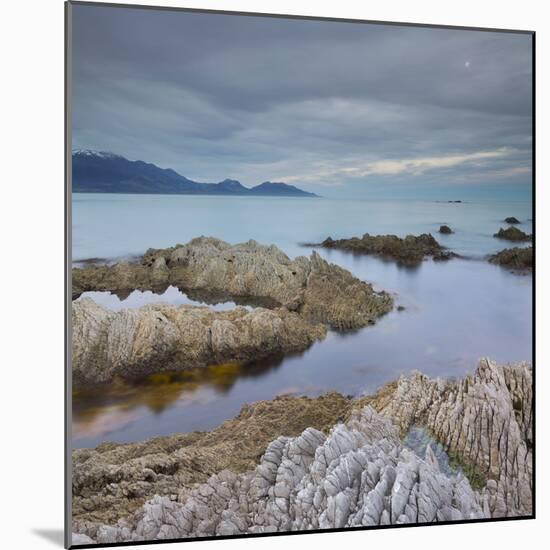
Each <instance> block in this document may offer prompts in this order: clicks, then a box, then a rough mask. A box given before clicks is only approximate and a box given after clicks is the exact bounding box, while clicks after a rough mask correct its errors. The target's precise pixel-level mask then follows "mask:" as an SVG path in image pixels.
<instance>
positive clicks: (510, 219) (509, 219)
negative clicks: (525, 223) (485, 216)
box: [504, 216, 521, 223]
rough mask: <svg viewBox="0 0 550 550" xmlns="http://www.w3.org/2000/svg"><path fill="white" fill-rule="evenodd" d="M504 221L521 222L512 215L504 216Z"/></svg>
mask: <svg viewBox="0 0 550 550" xmlns="http://www.w3.org/2000/svg"><path fill="white" fill-rule="evenodd" d="M504 221H505V222H506V223H521V222H520V221H519V220H518V219H517V218H515V217H514V216H510V217H509V218H505V219H504Z"/></svg>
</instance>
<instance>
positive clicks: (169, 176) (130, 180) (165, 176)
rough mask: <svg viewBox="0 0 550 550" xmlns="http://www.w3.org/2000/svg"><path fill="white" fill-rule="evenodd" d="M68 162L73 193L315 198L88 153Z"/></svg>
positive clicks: (287, 188)
mask: <svg viewBox="0 0 550 550" xmlns="http://www.w3.org/2000/svg"><path fill="white" fill-rule="evenodd" d="M72 159H73V178H72V179H73V181H72V190H73V193H142V194H166V195H239V196H240V195H242V196H260V197H261V196H264V197H265V196H269V197H318V195H316V194H315V193H308V192H307V191H303V190H302V189H298V187H294V186H293V185H288V184H286V183H281V182H271V181H265V182H263V183H261V184H260V185H257V186H255V187H251V188H249V187H245V186H244V185H242V184H241V183H240V182H238V181H236V180H231V179H225V180H223V181H220V182H219V183H201V182H197V181H193V180H190V179H188V178H186V177H184V176H182V175H180V174H178V173H177V172H175V171H174V170H172V169H170V168H159V167H158V166H156V165H154V164H150V163H147V162H143V161H141V160H136V161H131V160H128V159H126V158H124V157H122V156H120V155H115V154H113V153H107V152H101V151H91V150H89V149H77V150H74V151H73V154H72Z"/></svg>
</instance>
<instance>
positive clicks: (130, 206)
mask: <svg viewBox="0 0 550 550" xmlns="http://www.w3.org/2000/svg"><path fill="white" fill-rule="evenodd" d="M73 201H74V202H73V223H74V227H73V236H74V239H73V258H74V259H75V260H83V259H86V258H91V257H96V258H105V259H113V258H116V257H126V256H131V255H136V254H140V253H142V252H144V251H145V249H146V248H148V247H165V246H171V245H173V244H175V243H176V242H181V243H185V242H186V241H188V240H189V239H191V238H193V237H196V236H198V235H201V234H204V235H211V236H216V237H219V238H222V239H224V240H226V241H228V242H231V243H235V242H242V241H246V240H248V239H250V238H254V239H255V240H257V241H259V242H261V243H264V244H276V245H278V246H279V247H280V248H282V249H283V250H284V251H285V252H286V253H287V254H288V255H289V256H291V257H294V256H296V255H299V254H306V255H307V254H309V253H310V252H311V248H307V247H302V246H300V244H299V243H302V242H319V241H320V240H322V239H324V238H326V237H327V236H328V235H331V236H332V237H334V238H340V237H350V236H354V235H356V236H360V235H362V234H363V233H365V232H369V233H371V234H381V233H394V234H398V235H405V234H407V233H413V234H419V233H422V232H432V233H433V234H434V235H435V236H436V238H437V239H438V240H439V241H440V242H441V243H442V244H444V245H445V246H448V247H449V248H451V249H452V250H454V251H456V252H458V253H460V254H462V255H465V256H468V257H470V258H471V259H455V260H451V261H449V262H433V261H431V260H427V261H425V262H423V263H422V264H421V265H419V266H418V267H416V268H403V267H399V266H398V265H396V264H395V263H394V262H389V261H382V260H380V259H377V258H373V257H369V256H355V255H352V254H350V253H346V252H342V251H337V250H324V249H317V250H318V252H319V253H320V254H321V255H322V256H323V257H325V258H326V259H327V260H328V261H330V262H334V263H337V264H338V265H340V266H342V267H344V268H346V269H348V270H350V271H351V272H352V273H354V274H355V275H356V276H357V277H359V278H361V279H363V280H366V281H369V282H371V283H373V284H374V286H375V288H377V289H385V290H387V291H389V292H391V293H393V294H394V297H395V302H396V305H402V306H404V307H405V310H404V311H397V310H394V311H393V312H391V313H390V314H388V315H386V316H385V317H383V318H381V319H380V320H379V321H378V322H377V324H376V325H375V326H372V327H367V328H365V329H362V330H359V331H356V332H352V333H336V332H333V331H331V332H329V333H328V335H327V337H326V339H325V340H324V341H322V342H317V343H316V344H314V345H313V346H312V347H311V348H309V349H308V350H306V351H305V352H303V353H302V354H297V355H293V356H286V357H279V358H272V359H271V360H269V361H263V362H261V363H259V364H255V365H249V366H242V365H233V364H229V365H222V366H218V367H216V368H214V367H212V368H210V369H202V370H201V372H195V371H193V372H190V373H186V374H184V375H182V374H177V375H172V376H170V375H166V376H161V377H159V376H153V377H149V378H148V379H145V380H142V381H140V382H139V383H133V384H123V383H118V384H113V385H110V386H109V387H108V388H106V387H105V386H102V387H98V388H92V389H89V390H86V392H80V393H76V394H75V396H74V407H73V409H74V415H73V444H74V446H75V447H82V446H94V445H97V444H98V443H100V442H101V441H105V440H110V441H119V442H127V441H137V440H142V439H145V438H148V437H154V436H157V435H167V434H170V433H174V432H187V431H192V430H207V429H211V428H213V427H215V426H217V425H219V424H220V423H221V422H223V421H224V420H226V419H228V418H232V417H233V416H235V415H236V414H238V412H239V410H240V407H241V406H242V404H243V403H247V402H253V401H258V400H261V399H271V398H273V397H275V396H276V395H278V394H283V393H294V394H307V395H318V394H321V393H323V392H326V391H329V390H336V391H339V392H341V393H343V394H350V395H358V394H361V393H369V392H372V391H374V390H376V389H377V388H378V387H380V386H381V385H382V384H384V383H386V382H388V381H390V380H393V379H395V378H396V377H398V376H399V375H400V374H407V373H409V372H411V371H412V370H419V371H421V372H423V373H425V374H427V375H429V376H445V377H447V376H462V375H464V374H465V373H466V372H472V371H473V370H474V368H475V366H476V363H477V361H478V359H479V358H480V357H483V356H488V357H491V358H494V359H496V360H497V361H499V362H509V361H519V360H531V359H532V357H531V354H532V350H531V347H532V346H531V344H532V303H531V296H532V288H531V285H532V278H531V276H529V275H523V276H521V275H516V274H512V273H509V272H507V271H506V270H504V269H502V268H500V267H498V266H494V265H492V264H489V263H487V262H486V261H485V260H484V259H483V258H484V256H485V255H486V254H487V253H490V252H494V251H497V250H501V249H502V248H505V247H507V246H510V244H509V243H506V242H502V241H499V240H498V239H495V238H493V237H492V234H493V233H495V232H496V231H497V230H498V228H499V227H505V226H506V224H504V223H502V222H501V220H502V219H503V218H505V217H507V216H516V217H517V218H519V219H520V220H522V221H524V220H525V223H523V224H522V225H520V226H519V227H520V228H521V229H522V230H523V231H526V232H531V223H530V222H528V221H527V220H528V218H530V216H531V212H530V203H527V202H525V203H522V202H513V203H512V202H509V203H506V202H493V203H491V202H483V203H482V202H479V203H459V204H447V203H435V202H433V203H430V202H414V201H404V202H390V201H379V202H376V203H371V202H367V201H363V202H361V201H343V200H334V201H333V200H329V199H277V198H265V199H264V198H258V199H256V198H237V197H190V196H169V197H166V196H137V195H136V196H134V195H80V194H77V195H74V198H73ZM442 223H447V224H449V225H450V226H451V227H452V228H453V229H454V230H455V231H456V233H455V234H453V235H439V234H436V231H437V229H438V227H439V225H441V224H442ZM87 295H91V297H92V298H93V299H96V300H97V301H98V302H99V303H102V304H103V305H104V306H105V307H110V308H111V309H120V308H122V307H139V306H140V305H143V304H144V303H151V302H154V301H159V302H160V301H164V302H170V303H175V304H180V303H194V304H197V302H194V301H192V300H189V299H188V298H187V297H186V296H185V295H184V294H183V293H181V292H180V291H179V290H178V289H175V288H173V287H171V288H169V289H167V290H166V292H165V293H164V294H162V295H155V294H153V293H150V292H149V293H147V292H144V293H140V292H134V293H132V294H130V296H128V297H126V298H122V299H121V298H119V297H116V296H114V295H111V294H109V293H87ZM94 295H95V296H94ZM232 306H233V304H221V305H219V306H218V307H232Z"/></svg>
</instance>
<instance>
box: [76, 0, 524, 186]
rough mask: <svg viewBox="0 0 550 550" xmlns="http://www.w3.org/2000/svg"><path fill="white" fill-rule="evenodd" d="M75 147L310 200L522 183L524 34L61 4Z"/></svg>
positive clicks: (188, 174) (186, 173)
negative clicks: (303, 193) (287, 186)
mask: <svg viewBox="0 0 550 550" xmlns="http://www.w3.org/2000/svg"><path fill="white" fill-rule="evenodd" d="M73 16H74V19H73V146H74V147H75V148H77V147H78V148H92V149H99V150H108V151H113V152H116V153H119V154H122V155H124V156H127V157H128V158H131V159H142V160H146V161H150V162H154V163H156V164H158V165H160V166H163V167H171V168H174V169H175V170H177V171H178V172H180V173H181V174H183V175H185V176H187V177H190V178H192V179H197V180H203V181H218V180H222V179H224V178H226V177H231V178H235V179H239V180H240V181H242V182H243V183H244V184H245V185H253V184H257V183H259V182H261V181H264V180H268V179H269V180H272V181H275V180H282V181H288V182H292V183H294V184H297V185H301V186H302V187H304V188H306V189H308V190H312V191H320V192H321V193H324V194H327V193H328V194H330V193H338V194H341V193H346V191H349V190H350V189H352V188H353V189H354V192H357V190H358V189H367V188H368V187H369V185H371V184H373V183H374V184H379V183H380V182H383V183H384V184H385V185H391V183H392V182H399V183H403V182H410V183H411V184H414V183H418V182H422V183H423V184H425V183H428V184H433V185H449V184H468V185H473V184H484V183H490V184H492V185H494V184H497V183H502V184H507V183H511V184H516V185H517V184H523V185H525V186H526V187H528V186H529V183H530V178H531V157H532V155H531V148H532V143H531V130H532V128H531V124H532V120H531V110H532V105H531V96H532V88H531V83H532V74H531V38H530V36H529V35H525V34H512V33H495V32H480V31H465V30H446V29H428V28H414V27H398V26H388V25H373V24H354V23H334V22H326V21H306V20H288V19H278V18H262V17H245V16H231V15H222V14H216V15H212V14H198V13H189V12H173V11H151V10H142V9H128V8H108V7H96V6H79V5H77V6H74V7H73Z"/></svg>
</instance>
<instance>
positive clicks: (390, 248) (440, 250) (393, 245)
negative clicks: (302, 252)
mask: <svg viewBox="0 0 550 550" xmlns="http://www.w3.org/2000/svg"><path fill="white" fill-rule="evenodd" d="M313 246H320V247H323V248H333V249H337V250H345V251H348V252H353V253H355V254H370V255H373V256H379V257H381V258H384V259H390V260H394V261H396V262H397V263H398V264H401V265H406V266H415V265H418V264H419V263H421V262H422V261H423V260H424V259H425V258H426V257H429V256H431V257H432V258H433V259H434V260H436V261H443V260H450V259H451V258H454V257H457V254H455V253H454V252H451V251H450V250H448V249H446V248H445V247H443V246H441V245H440V244H439V243H438V242H437V241H436V240H435V239H434V237H433V236H432V235H431V234H428V233H423V234H422V235H418V236H415V235H407V236H406V237H404V238H401V237H397V236H396V235H369V234H368V233H365V234H364V235H363V236H362V237H361V238H358V237H352V238H350V239H336V240H335V239H332V238H331V237H328V238H326V239H325V240H324V241H323V242H322V243H320V244H316V245H313Z"/></svg>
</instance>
